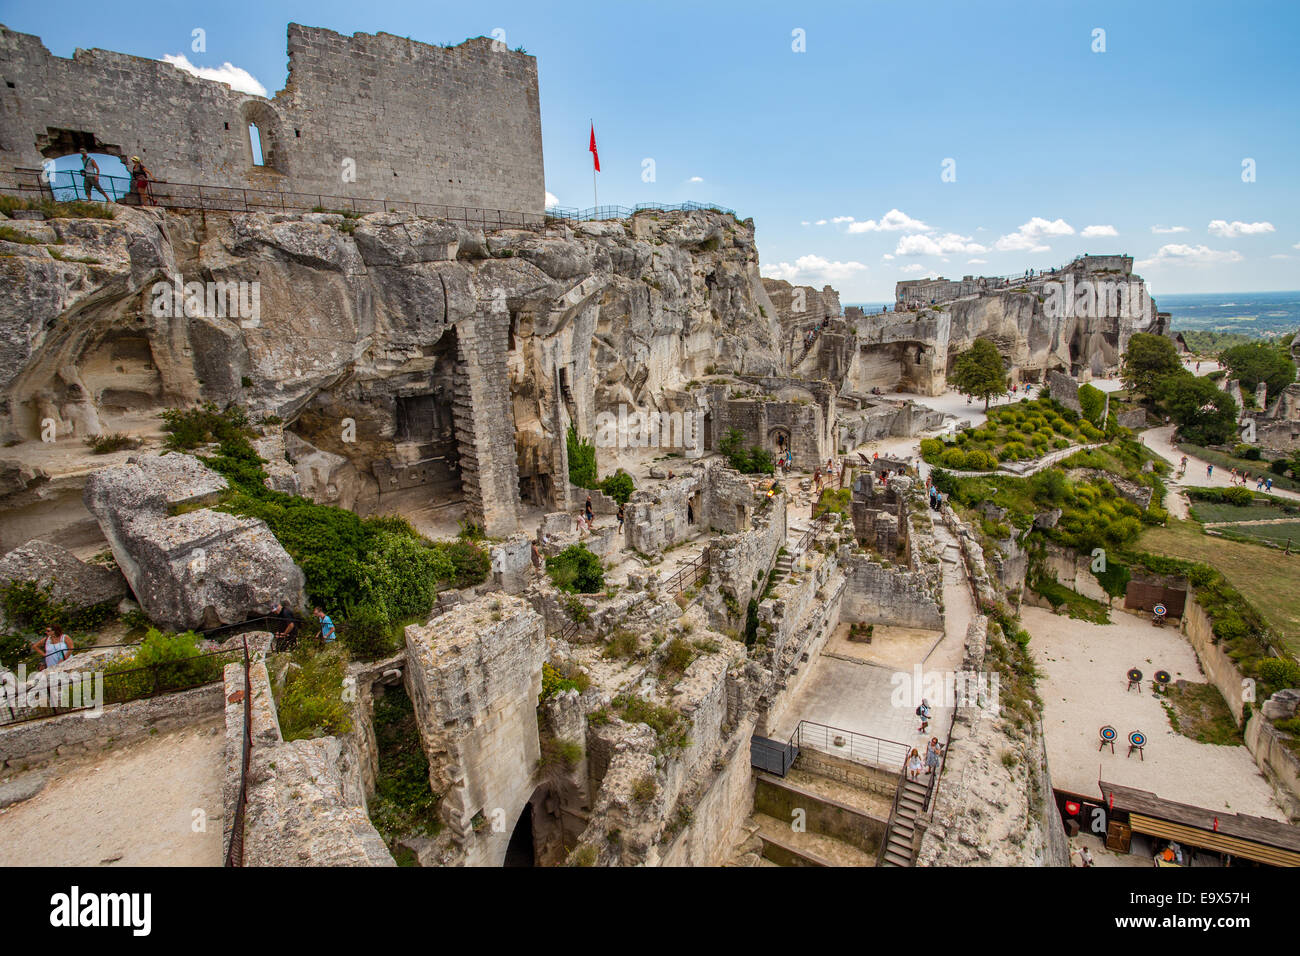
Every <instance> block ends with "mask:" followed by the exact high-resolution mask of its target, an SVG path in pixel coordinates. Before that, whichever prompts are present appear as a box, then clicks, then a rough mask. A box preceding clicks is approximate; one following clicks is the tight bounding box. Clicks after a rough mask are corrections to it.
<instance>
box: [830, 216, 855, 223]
mask: <svg viewBox="0 0 1300 956" xmlns="http://www.w3.org/2000/svg"><path fill="white" fill-rule="evenodd" d="M852 221H853V217H852V216H835V217H833V218H832V219H831V222H852Z"/></svg>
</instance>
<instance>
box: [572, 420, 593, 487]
mask: <svg viewBox="0 0 1300 956" xmlns="http://www.w3.org/2000/svg"><path fill="white" fill-rule="evenodd" d="M565 442H566V444H567V446H568V450H569V481H571V482H573V484H575V485H577V486H578V487H579V488H595V487H597V483H596V446H595V445H593V444H592V443H591V442H590V441H588V440H587V439H585V438H580V437H579V436H578V430H577V429H576V428H574V427H573V426H572V425H570V426H569V431H568V434H567V435H566V436H565Z"/></svg>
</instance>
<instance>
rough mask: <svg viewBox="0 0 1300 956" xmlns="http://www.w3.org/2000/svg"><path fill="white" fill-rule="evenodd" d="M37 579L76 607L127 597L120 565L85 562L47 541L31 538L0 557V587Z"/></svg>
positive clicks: (63, 601) (54, 596)
mask: <svg viewBox="0 0 1300 956" xmlns="http://www.w3.org/2000/svg"><path fill="white" fill-rule="evenodd" d="M12 581H34V582H36V584H37V585H39V586H40V587H41V588H49V593H50V598H51V599H52V600H54V601H57V602H58V603H60V604H65V605H68V606H70V607H75V608H86V607H94V606H95V605H96V604H103V603H104V602H105V601H114V602H117V601H121V600H122V599H123V598H125V597H126V596H127V593H128V588H127V583H126V578H124V577H123V576H122V572H121V571H119V570H117V568H107V567H102V566H98V565H94V564H86V563H85V562H84V561H81V560H79V559H78V558H77V557H76V556H75V555H74V554H72V552H70V551H68V550H66V549H65V548H61V547H59V546H58V545H57V544H50V543H49V542H48V541H28V542H27V543H26V544H24V545H21V546H19V547H17V548H14V549H13V550H12V551H10V552H9V553H8V554H6V555H5V556H4V557H3V558H0V586H3V585H6V584H9V583H10V582H12Z"/></svg>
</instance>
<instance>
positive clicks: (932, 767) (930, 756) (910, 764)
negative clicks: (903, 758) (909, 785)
mask: <svg viewBox="0 0 1300 956" xmlns="http://www.w3.org/2000/svg"><path fill="white" fill-rule="evenodd" d="M942 757H943V745H942V744H941V743H939V738H938V737H931V738H930V742H929V743H928V744H926V747H925V757H924V758H922V757H921V753H920V750H919V749H918V748H916V747H913V748H912V752H911V753H910V754H908V755H907V775H908V777H909V778H911V779H912V780H915V779H916V778H917V777H919V776H921V771H922V770H924V771H925V772H926V773H929V774H934V773H938V772H939V762H940V760H941V758H942ZM923 759H924V762H922V760H923Z"/></svg>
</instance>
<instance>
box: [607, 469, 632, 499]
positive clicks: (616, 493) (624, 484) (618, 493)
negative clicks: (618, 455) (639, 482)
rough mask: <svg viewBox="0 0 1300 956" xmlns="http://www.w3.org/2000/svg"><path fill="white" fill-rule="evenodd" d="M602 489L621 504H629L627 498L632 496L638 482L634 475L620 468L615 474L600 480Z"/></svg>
mask: <svg viewBox="0 0 1300 956" xmlns="http://www.w3.org/2000/svg"><path fill="white" fill-rule="evenodd" d="M600 490H601V491H603V492H604V493H605V494H607V495H609V496H610V497H611V498H613V499H614V500H615V501H617V502H618V503H619V504H621V505H625V504H627V500H628V499H629V498H631V497H632V492H634V491H636V483H635V482H634V481H633V480H632V476H631V475H629V474H628V473H627V472H626V471H624V470H623V469H622V468H620V469H619V470H618V471H616V472H614V474H612V475H610V476H608V477H607V478H602V479H601V481H600Z"/></svg>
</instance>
